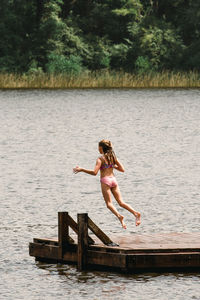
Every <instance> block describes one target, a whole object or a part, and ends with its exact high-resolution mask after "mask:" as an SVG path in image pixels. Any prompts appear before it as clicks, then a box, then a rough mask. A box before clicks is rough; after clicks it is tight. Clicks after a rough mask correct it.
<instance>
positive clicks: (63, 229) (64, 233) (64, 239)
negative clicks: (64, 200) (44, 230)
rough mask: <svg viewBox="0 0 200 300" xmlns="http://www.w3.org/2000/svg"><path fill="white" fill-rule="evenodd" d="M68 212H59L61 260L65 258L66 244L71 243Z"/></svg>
mask: <svg viewBox="0 0 200 300" xmlns="http://www.w3.org/2000/svg"><path fill="white" fill-rule="evenodd" d="M67 218H68V212H58V244H59V258H60V259H62V258H63V254H64V251H65V247H66V244H67V243H68V241H69V226H68V222H67Z"/></svg>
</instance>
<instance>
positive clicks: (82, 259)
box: [77, 214, 88, 271]
mask: <svg viewBox="0 0 200 300" xmlns="http://www.w3.org/2000/svg"><path fill="white" fill-rule="evenodd" d="M87 250H88V215H87V214H78V252H77V265H78V270H79V271H82V270H84V269H85V267H86V264H87Z"/></svg>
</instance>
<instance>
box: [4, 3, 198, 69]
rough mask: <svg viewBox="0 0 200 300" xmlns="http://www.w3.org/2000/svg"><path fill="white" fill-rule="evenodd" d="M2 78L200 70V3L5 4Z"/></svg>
mask: <svg viewBox="0 0 200 300" xmlns="http://www.w3.org/2000/svg"><path fill="white" fill-rule="evenodd" d="M0 20H1V21H0V72H1V73H20V74H21V73H37V72H47V73H73V74H78V73H80V72H82V71H87V70H88V71H96V70H102V69H103V70H105V69H108V70H117V71H118V70H122V71H125V72H130V73H133V72H146V71H149V70H151V71H152V70H153V71H162V70H169V71H172V70H173V71H188V70H197V71H199V69H200V1H196V0H173V1H171V0H1V3H0Z"/></svg>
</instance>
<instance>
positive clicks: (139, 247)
mask: <svg viewBox="0 0 200 300" xmlns="http://www.w3.org/2000/svg"><path fill="white" fill-rule="evenodd" d="M86 231H87V230H86ZM82 234H84V233H82ZM81 239H83V238H81ZM84 240H85V242H86V241H87V239H86V236H85V237H84ZM112 240H113V241H114V242H118V243H119V244H120V246H119V247H109V246H106V245H104V244H103V243H100V242H99V241H98V239H96V242H98V243H97V244H95V245H88V249H87V250H86V249H84V251H85V254H84V255H85V257H82V260H83V265H82V266H84V264H87V265H88V266H101V267H102V268H104V267H106V268H108V267H113V268H118V269H121V270H127V271H130V272H135V271H143V270H145V271H148V270H155V271H156V270H157V271H159V270H160V269H170V270H173V269H185V270H187V269H191V268H195V269H196V268H198V270H199V269H200V233H198V232H194V233H168V234H167V233H163V234H162V233H158V234H144V235H135V234H133V235H126V236H123V237H117V236H113V238H112ZM85 242H84V243H85ZM58 245H59V244H58V240H57V239H36V238H35V239H34V243H30V255H32V256H35V257H36V258H37V259H40V258H41V259H45V258H46V259H47V260H48V259H50V260H51V259H52V260H55V261H56V260H57V261H59V259H60V257H59V246H58ZM84 246H85V244H84ZM77 248H78V246H77V244H74V245H73V246H72V245H71V248H70V249H68V250H67V249H66V252H65V253H64V254H63V257H62V263H70V262H71V263H77V262H78V255H77V253H78V251H77ZM84 259H86V260H85V261H84ZM81 263H82V262H81Z"/></svg>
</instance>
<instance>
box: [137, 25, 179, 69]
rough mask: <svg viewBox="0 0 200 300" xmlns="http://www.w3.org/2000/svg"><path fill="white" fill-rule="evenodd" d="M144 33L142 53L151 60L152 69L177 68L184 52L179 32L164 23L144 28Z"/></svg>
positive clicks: (141, 44)
mask: <svg viewBox="0 0 200 300" xmlns="http://www.w3.org/2000/svg"><path fill="white" fill-rule="evenodd" d="M159 25H160V26H159ZM142 32H143V34H142V36H141V38H140V48H141V52H142V53H144V55H145V56H146V57H148V58H149V61H150V64H151V65H152V67H153V68H154V69H155V70H158V69H163V68H170V66H173V67H176V65H177V64H178V63H179V62H180V58H181V55H182V53H183V50H184V45H183V44H182V40H181V38H180V36H179V34H178V32H177V31H176V30H175V29H173V28H171V26H170V25H169V24H167V23H164V22H162V23H161V24H158V26H149V27H148V28H143V30H142Z"/></svg>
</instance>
